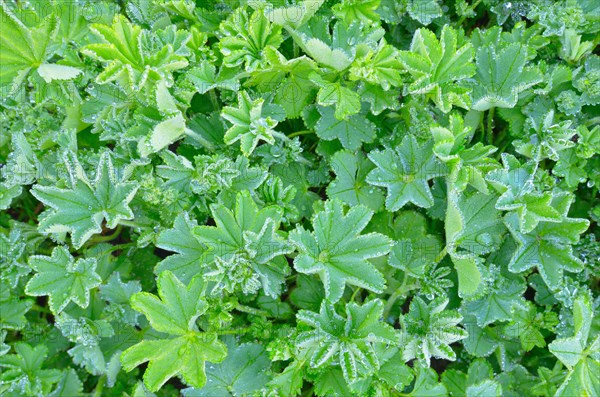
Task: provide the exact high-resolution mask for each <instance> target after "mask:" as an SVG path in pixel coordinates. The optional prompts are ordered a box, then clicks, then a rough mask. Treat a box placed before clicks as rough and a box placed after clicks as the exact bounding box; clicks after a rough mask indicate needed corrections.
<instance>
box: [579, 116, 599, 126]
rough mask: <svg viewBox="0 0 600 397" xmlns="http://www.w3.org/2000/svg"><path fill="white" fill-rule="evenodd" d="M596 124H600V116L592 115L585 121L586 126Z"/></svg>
mask: <svg viewBox="0 0 600 397" xmlns="http://www.w3.org/2000/svg"><path fill="white" fill-rule="evenodd" d="M594 124H600V116H597V117H592V118H591V119H589V120H587V121H584V122H583V125H585V126H586V127H590V126H592V125H594Z"/></svg>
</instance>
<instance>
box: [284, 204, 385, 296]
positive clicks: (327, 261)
mask: <svg viewBox="0 0 600 397" xmlns="http://www.w3.org/2000/svg"><path fill="white" fill-rule="evenodd" d="M372 215H373V213H372V211H370V210H369V209H367V208H366V207H364V206H362V205H358V206H355V207H352V208H350V209H349V210H348V211H347V212H345V211H344V205H343V204H342V203H341V201H339V200H333V201H331V200H330V201H326V202H325V204H324V209H323V210H322V211H319V212H317V213H316V214H315V215H314V216H313V218H312V224H313V228H314V231H313V232H312V233H311V232H308V231H307V230H305V229H304V228H303V227H302V226H299V227H298V228H296V229H294V230H293V231H291V232H290V240H291V242H292V244H294V245H295V246H296V247H297V249H298V251H299V254H298V256H297V257H296V258H295V259H294V267H295V268H296V270H297V271H298V272H300V273H305V274H318V275H319V276H320V277H321V281H322V282H323V285H324V286H325V296H326V297H327V299H329V300H330V301H331V302H337V301H338V300H340V298H341V297H342V295H343V293H344V288H345V286H346V284H349V285H355V286H357V287H361V288H366V289H369V290H371V291H374V292H379V293H380V292H383V289H384V287H385V279H384V278H383V276H382V274H381V273H380V272H379V271H378V270H377V269H376V268H375V267H374V266H373V265H372V264H370V263H369V262H368V259H370V258H376V257H378V256H382V255H385V254H387V253H388V252H389V251H390V248H391V240H390V239H389V238H388V237H386V236H384V235H382V234H379V233H368V234H364V235H361V234H360V233H361V231H362V230H363V229H364V228H365V227H366V226H367V224H368V223H369V220H370V219H371V217H372Z"/></svg>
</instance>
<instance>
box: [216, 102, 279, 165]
mask: <svg viewBox="0 0 600 397" xmlns="http://www.w3.org/2000/svg"><path fill="white" fill-rule="evenodd" d="M263 105H264V99H262V98H259V99H256V100H254V101H252V100H251V99H250V96H249V95H248V93H247V92H246V91H240V92H239V93H238V106H239V107H238V108H234V107H231V106H226V107H224V108H223V111H222V112H221V117H223V118H224V119H225V120H227V121H229V122H230V123H232V124H233V126H232V127H231V128H229V129H228V130H227V132H225V138H224V140H225V143H226V144H227V145H231V144H233V143H235V142H237V141H240V146H241V149H242V153H243V154H244V155H245V156H249V155H250V154H252V152H253V151H254V149H256V145H258V142H259V141H264V142H267V143H269V144H271V145H272V144H274V143H275V137H276V136H281V134H280V133H278V132H277V131H275V130H274V129H273V128H275V127H276V126H277V120H275V119H273V118H271V117H270V116H266V117H263Z"/></svg>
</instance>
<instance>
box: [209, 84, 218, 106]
mask: <svg viewBox="0 0 600 397" xmlns="http://www.w3.org/2000/svg"><path fill="white" fill-rule="evenodd" d="M208 96H209V97H210V103H212V105H213V108H214V110H218V109H220V106H219V98H217V93H216V92H215V90H214V89H212V90H210V91H209V92H208Z"/></svg>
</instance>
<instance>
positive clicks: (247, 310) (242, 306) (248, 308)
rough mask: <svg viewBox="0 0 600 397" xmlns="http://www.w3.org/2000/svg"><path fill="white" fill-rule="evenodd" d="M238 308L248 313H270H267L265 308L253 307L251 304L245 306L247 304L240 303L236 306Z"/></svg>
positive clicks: (262, 314) (261, 314) (263, 314)
mask: <svg viewBox="0 0 600 397" xmlns="http://www.w3.org/2000/svg"><path fill="white" fill-rule="evenodd" d="M235 308H236V310H238V311H240V312H244V313H248V314H254V315H257V316H265V317H266V316H268V315H269V313H267V312H266V311H264V310H260V309H255V308H253V307H250V306H245V305H240V304H238V305H237V306H236V307H235Z"/></svg>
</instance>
